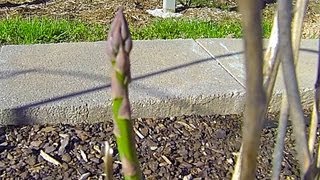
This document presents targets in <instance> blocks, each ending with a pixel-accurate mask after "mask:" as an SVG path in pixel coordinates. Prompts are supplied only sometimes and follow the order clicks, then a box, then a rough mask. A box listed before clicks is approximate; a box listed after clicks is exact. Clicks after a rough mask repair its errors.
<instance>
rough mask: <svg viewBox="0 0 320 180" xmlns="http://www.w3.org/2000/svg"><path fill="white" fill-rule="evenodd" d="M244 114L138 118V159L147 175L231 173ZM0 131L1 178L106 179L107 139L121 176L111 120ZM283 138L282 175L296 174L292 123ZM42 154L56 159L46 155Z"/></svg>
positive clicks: (264, 164) (264, 152) (261, 173)
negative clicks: (102, 154) (104, 150)
mask: <svg viewBox="0 0 320 180" xmlns="http://www.w3.org/2000/svg"><path fill="white" fill-rule="evenodd" d="M241 119H242V117H241V116H238V115H227V116H222V115H219V116H218V115H216V116H198V115H192V116H180V117H171V118H155V119H152V118H143V119H141V118H139V119H136V120H135V130H136V140H137V144H138V153H139V160H140V162H141V167H142V170H143V173H144V175H145V177H146V179H230V178H231V176H232V173H233V167H234V165H235V162H236V156H237V153H238V151H239V148H240V144H241ZM274 119H275V117H274V116H270V119H269V120H268V121H267V122H269V123H268V126H266V128H264V129H263V132H262V137H261V148H260V149H261V152H260V155H259V157H258V168H257V179H264V178H267V179H269V178H270V172H271V167H272V164H271V163H272V160H271V159H272V152H273V147H274V143H275V132H276V124H275V122H274V121H272V120H274ZM0 131H1V132H0V174H1V175H0V178H1V179H10V178H11V179H12V178H15V179H16V178H19V179H79V178H80V179H81V178H82V179H86V178H90V179H103V160H102V156H101V151H102V142H103V141H108V142H109V143H110V144H111V146H112V147H114V154H113V156H114V160H115V163H114V177H116V179H120V177H121V175H120V171H121V163H120V162H119V157H118V152H117V149H116V148H115V141H114V136H113V134H112V122H111V120H109V121H107V122H105V123H96V124H78V125H68V124H58V125H28V126H4V127H1V129H0ZM285 142H286V147H285V151H284V156H285V157H284V160H283V163H282V174H281V179H298V177H299V171H298V167H297V161H296V159H295V157H294V156H295V151H294V139H293V136H292V129H291V127H289V129H288V132H287V138H286V140H285ZM43 154H45V155H49V156H50V157H52V158H53V159H54V160H56V161H53V160H52V159H51V160H50V159H49V160H48V159H47V160H46V159H44V155H43ZM54 163H59V164H60V165H55V164H54Z"/></svg>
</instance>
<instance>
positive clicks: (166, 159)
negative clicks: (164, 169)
mask: <svg viewBox="0 0 320 180" xmlns="http://www.w3.org/2000/svg"><path fill="white" fill-rule="evenodd" d="M161 157H162V159H163V160H164V161H166V163H168V164H169V165H171V164H172V162H171V161H170V160H169V159H168V158H167V157H166V156H164V155H162V156H161Z"/></svg>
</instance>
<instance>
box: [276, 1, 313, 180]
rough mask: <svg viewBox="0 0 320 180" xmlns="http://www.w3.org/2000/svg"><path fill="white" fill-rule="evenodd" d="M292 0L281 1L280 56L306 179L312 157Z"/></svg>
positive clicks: (303, 176)
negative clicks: (301, 93) (293, 43)
mask: <svg viewBox="0 0 320 180" xmlns="http://www.w3.org/2000/svg"><path fill="white" fill-rule="evenodd" d="M291 6H292V5H291V1H280V2H279V28H280V33H279V35H280V52H281V53H280V57H281V60H282V65H283V66H282V69H283V76H284V79H285V86H286V92H287V96H288V104H289V109H290V115H291V116H292V123H293V131H294V135H295V138H296V143H297V145H296V149H297V154H298V160H299V163H300V169H301V177H302V178H303V179H304V178H305V175H306V174H307V172H308V171H309V168H310V164H311V158H310V154H309V150H308V147H307V138H306V127H305V123H304V116H303V111H302V105H301V100H300V96H299V91H298V83H297V78H296V73H295V66H294V55H293V51H292V46H291V31H290V28H288V27H291V10H292V7H291Z"/></svg>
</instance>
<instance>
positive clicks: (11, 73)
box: [0, 68, 108, 82]
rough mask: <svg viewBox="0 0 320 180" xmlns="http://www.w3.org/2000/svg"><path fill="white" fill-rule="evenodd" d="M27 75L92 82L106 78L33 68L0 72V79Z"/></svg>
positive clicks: (76, 72) (75, 72) (103, 80)
mask: <svg viewBox="0 0 320 180" xmlns="http://www.w3.org/2000/svg"><path fill="white" fill-rule="evenodd" d="M27 73H37V74H52V75H59V76H72V77H81V78H85V79H90V80H94V81H102V82H105V80H106V79H108V78H106V77H102V76H100V75H97V74H89V73H84V72H81V71H70V70H68V71H66V70H51V69H46V68H41V69H38V68H35V69H28V70H23V71H21V70H20V71H12V70H9V71H1V72H0V79H8V78H11V77H15V76H19V75H24V74H27Z"/></svg>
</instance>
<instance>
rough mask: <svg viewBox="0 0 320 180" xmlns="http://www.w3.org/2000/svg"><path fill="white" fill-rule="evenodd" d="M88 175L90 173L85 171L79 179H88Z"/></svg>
mask: <svg viewBox="0 0 320 180" xmlns="http://www.w3.org/2000/svg"><path fill="white" fill-rule="evenodd" d="M89 176H90V173H89V172H87V173H84V174H82V175H81V176H80V178H79V180H86V179H88V177H89Z"/></svg>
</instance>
